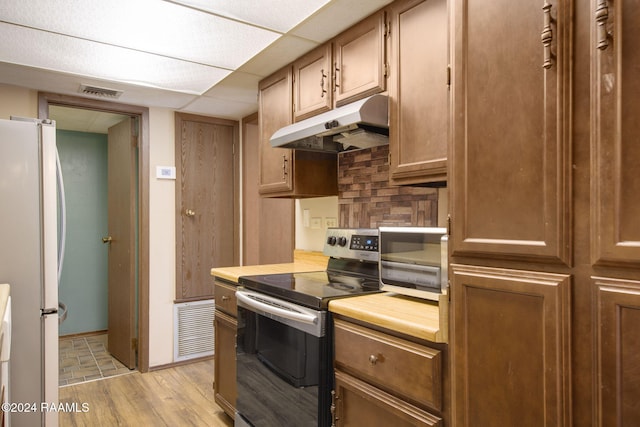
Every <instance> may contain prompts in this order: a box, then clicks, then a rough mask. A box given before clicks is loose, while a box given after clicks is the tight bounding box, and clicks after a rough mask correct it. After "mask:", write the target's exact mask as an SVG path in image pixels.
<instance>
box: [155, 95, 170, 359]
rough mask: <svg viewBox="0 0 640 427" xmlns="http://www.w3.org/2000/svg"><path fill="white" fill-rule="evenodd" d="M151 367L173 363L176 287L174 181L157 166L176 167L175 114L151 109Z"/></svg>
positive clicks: (164, 110) (159, 109) (166, 110)
mask: <svg viewBox="0 0 640 427" xmlns="http://www.w3.org/2000/svg"><path fill="white" fill-rule="evenodd" d="M149 127H150V129H149V134H150V135H149V141H150V142H149V165H150V168H149V169H150V170H149V174H150V176H149V365H150V366H159V365H164V364H167V363H171V362H173V332H174V331H173V300H174V298H175V283H176V268H175V261H176V251H175V248H176V244H175V240H176V232H175V224H176V218H175V212H176V208H175V194H176V193H175V181H174V180H167V179H157V178H156V166H175V148H174V147H175V146H174V138H175V131H174V128H175V118H174V112H173V110H168V109H162V108H151V109H149Z"/></svg>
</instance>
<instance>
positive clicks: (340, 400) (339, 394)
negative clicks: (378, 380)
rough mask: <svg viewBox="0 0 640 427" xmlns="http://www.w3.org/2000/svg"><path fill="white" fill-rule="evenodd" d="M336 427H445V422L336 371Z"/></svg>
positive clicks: (334, 408)
mask: <svg viewBox="0 0 640 427" xmlns="http://www.w3.org/2000/svg"><path fill="white" fill-rule="evenodd" d="M335 379H336V381H335V390H334V402H333V411H334V412H333V413H334V425H335V426H344V427H347V426H353V427H360V426H367V427H373V426H380V427H387V426H394V427H400V426H441V425H443V424H442V420H441V419H440V418H438V417H436V416H434V415H432V414H430V413H429V412H427V411H425V410H423V409H420V408H418V407H416V406H414V405H411V404H409V403H407V402H405V401H403V400H402V399H399V398H397V397H395V396H394V395H392V394H389V393H386V392H384V391H382V390H380V389H378V388H376V387H374V386H372V385H370V384H369V383H366V382H364V381H361V380H359V379H357V378H355V377H353V376H351V375H348V374H345V373H344V372H341V371H336V372H335Z"/></svg>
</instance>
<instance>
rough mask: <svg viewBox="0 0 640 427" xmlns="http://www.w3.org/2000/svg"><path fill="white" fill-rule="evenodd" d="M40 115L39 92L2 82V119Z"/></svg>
mask: <svg viewBox="0 0 640 427" xmlns="http://www.w3.org/2000/svg"><path fill="white" fill-rule="evenodd" d="M11 116H20V117H34V118H35V117H38V92H36V91H35V90H29V89H23V88H18V87H15V86H7V85H4V84H0V119H5V120H9V117H11Z"/></svg>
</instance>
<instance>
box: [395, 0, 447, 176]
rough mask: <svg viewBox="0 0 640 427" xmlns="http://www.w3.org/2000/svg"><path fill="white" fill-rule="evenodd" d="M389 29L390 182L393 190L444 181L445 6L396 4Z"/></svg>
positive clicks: (419, 1)
mask: <svg viewBox="0 0 640 427" xmlns="http://www.w3.org/2000/svg"><path fill="white" fill-rule="evenodd" d="M390 23H391V28H392V37H390V43H389V64H390V65H389V68H390V70H391V72H390V73H389V115H390V122H391V125H390V127H389V152H390V154H389V158H390V162H389V176H390V180H391V182H392V183H394V184H416V183H426V182H438V181H446V179H447V152H448V147H449V86H448V84H447V83H448V77H447V75H448V65H449V45H448V40H449V33H448V29H449V25H448V10H447V1H446V0H426V1H424V0H407V1H400V2H394V3H393V6H392V9H391V17H390ZM416 52H421V54H419V55H417V54H416Z"/></svg>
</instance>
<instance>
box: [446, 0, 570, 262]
mask: <svg viewBox="0 0 640 427" xmlns="http://www.w3.org/2000/svg"><path fill="white" fill-rule="evenodd" d="M543 3H546V4H549V6H550V9H549V10H547V9H543V8H542V5H543ZM452 7H453V9H452V10H453V12H452V13H453V22H454V25H455V27H454V28H455V48H454V51H453V52H454V53H453V61H452V62H453V87H452V91H453V92H452V100H453V103H454V105H453V109H454V114H453V118H452V120H453V126H452V129H453V144H452V153H451V157H453V159H454V160H453V168H452V172H451V174H450V177H449V178H450V180H452V181H454V182H453V184H452V185H453V188H454V191H452V192H451V199H450V203H451V216H452V221H453V227H454V230H453V233H452V245H451V246H452V247H453V253H454V255H473V254H481V255H486V256H496V255H502V256H506V257H510V258H513V257H518V258H522V259H543V260H550V261H553V262H563V263H570V262H571V259H570V255H569V254H570V253H571V239H570V232H571V226H570V218H571V199H570V194H571V192H570V191H568V190H566V189H567V188H568V187H569V179H570V177H571V171H572V165H571V159H570V151H569V150H570V143H569V141H570V135H569V131H570V129H571V122H570V121H569V120H567V117H568V113H569V101H570V100H569V87H568V85H567V82H568V69H569V67H568V64H569V55H568V51H567V50H568V48H569V40H570V28H569V26H570V22H571V16H570V13H569V12H570V11H569V8H570V2H568V1H565V0H553V1H549V2H543V1H515V2H514V1H512V0H496V1H490V2H486V1H482V0H456V1H454V2H453V5H452ZM552 17H553V18H552ZM547 19H548V20H549V22H550V24H549V29H548V30H549V31H550V33H551V34H552V38H551V39H550V40H549V46H548V47H545V45H544V44H543V43H541V34H542V33H543V32H544V33H545V34H546V33H547V30H546V28H545V25H544V23H545V20H547ZM545 58H548V61H549V62H546V61H545Z"/></svg>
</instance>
